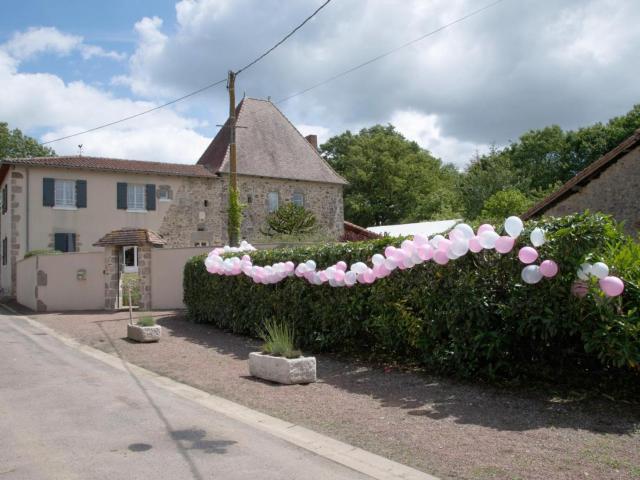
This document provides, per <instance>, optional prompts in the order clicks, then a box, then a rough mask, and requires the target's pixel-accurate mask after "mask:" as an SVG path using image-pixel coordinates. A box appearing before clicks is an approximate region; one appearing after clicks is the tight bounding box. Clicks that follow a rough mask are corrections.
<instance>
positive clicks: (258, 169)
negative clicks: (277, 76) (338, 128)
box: [198, 98, 347, 185]
mask: <svg viewBox="0 0 640 480" xmlns="http://www.w3.org/2000/svg"><path fill="white" fill-rule="evenodd" d="M236 119H237V120H236V124H237V125H238V127H244V128H237V129H236V149H237V152H238V167H237V168H238V174H239V175H252V176H258V177H270V178H284V179H293V180H306V181H312V182H324V183H338V184H342V185H344V184H346V183H347V182H346V181H345V179H344V178H342V177H341V176H340V175H338V174H337V173H336V172H335V171H334V170H333V169H332V168H331V167H330V166H329V164H328V163H327V162H326V161H325V160H324V159H323V158H322V157H321V156H320V154H319V153H318V151H317V150H316V149H315V148H313V147H312V146H311V144H310V143H309V142H308V141H307V139H306V138H304V137H303V136H302V134H301V133H300V132H299V131H298V130H297V129H296V127H294V126H293V124H292V123H291V122H290V121H289V120H288V119H287V117H285V116H284V115H283V114H282V112H281V111H280V110H278V109H277V108H276V106H275V105H274V104H273V103H271V102H269V101H266V100H257V99H254V98H245V99H243V100H242V101H241V102H240V103H239V104H238V107H237V108H236ZM198 164H199V165H206V166H207V167H209V169H210V170H211V171H213V172H224V173H228V172H229V120H227V121H226V123H225V124H224V126H223V127H222V128H221V129H220V131H219V132H218V134H217V135H216V136H215V138H214V139H213V141H212V142H211V144H209V147H208V148H207V149H206V150H205V152H204V153H203V154H202V156H201V157H200V160H198Z"/></svg>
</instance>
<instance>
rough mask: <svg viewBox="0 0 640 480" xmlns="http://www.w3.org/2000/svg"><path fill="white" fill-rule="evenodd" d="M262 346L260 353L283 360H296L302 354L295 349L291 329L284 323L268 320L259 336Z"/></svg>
mask: <svg viewBox="0 0 640 480" xmlns="http://www.w3.org/2000/svg"><path fill="white" fill-rule="evenodd" d="M260 337H261V338H262V340H264V344H263V345H262V352H263V353H268V354H269V355H274V356H277V357H285V358H298V357H301V356H302V352H300V350H297V349H296V348H295V343H294V338H295V335H294V331H293V327H292V326H290V325H287V324H285V323H278V322H276V321H275V320H269V321H267V322H266V323H265V325H264V328H263V329H262V332H261V334H260Z"/></svg>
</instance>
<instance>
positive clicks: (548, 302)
mask: <svg viewBox="0 0 640 480" xmlns="http://www.w3.org/2000/svg"><path fill="white" fill-rule="evenodd" d="M536 226H541V227H543V228H544V229H545V230H546V231H547V239H548V241H547V243H545V245H543V246H542V247H540V248H539V249H538V250H539V251H540V254H541V258H551V259H554V260H556V261H557V262H558V264H559V266H560V273H559V274H558V276H557V277H555V278H554V279H551V280H546V279H545V280H543V281H541V282H540V283H539V284H536V285H527V284H524V283H523V282H522V281H521V279H520V272H521V269H522V267H523V265H522V264H521V263H520V262H519V261H518V259H517V250H518V248H519V247H520V246H522V245H523V244H524V243H528V236H529V233H530V231H531V230H532V229H533V228H534V227H536ZM401 240H402V239H386V238H383V239H378V240H371V241H366V242H354V243H346V244H331V245H324V246H320V247H310V248H297V249H279V250H268V251H267V250H263V251H257V252H253V253H252V259H253V261H254V263H255V264H257V265H264V264H272V263H274V262H278V261H286V260H293V261H294V262H296V263H298V262H303V261H306V260H308V259H314V260H315V261H316V262H317V264H318V268H325V267H327V266H329V265H332V264H334V263H335V262H337V261H338V260H344V261H346V262H348V263H353V262H356V261H370V259H371V256H372V255H373V254H374V253H378V252H381V251H383V250H384V247H385V246H386V245H389V244H393V245H396V246H398V245H399V243H400V242H401ZM203 260H204V257H203V256H200V257H194V258H192V259H191V260H190V261H189V262H188V263H187V265H186V266H185V275H184V301H185V304H186V306H187V308H188V313H189V316H190V318H191V319H193V320H194V321H196V322H210V323H213V324H214V325H216V326H218V327H220V328H223V329H228V330H231V331H232V332H235V333H241V334H248V335H252V336H259V334H260V328H261V324H262V319H264V318H276V319H277V320H278V321H279V322H282V323H284V324H286V325H290V326H291V327H292V328H294V329H295V332H296V334H297V338H298V341H299V342H300V346H301V347H302V348H305V349H309V350H312V351H333V352H341V353H348V354H353V355H359V356H362V355H366V356H370V357H374V358H381V359H390V360H394V361H399V362H404V363H412V364H416V363H417V364H421V365H423V366H426V367H428V368H429V369H430V370H432V371H439V372H443V373H449V374H455V375H458V376H462V377H477V376H481V377H484V378H494V379H495V378H506V379H513V378H522V377H523V376H526V378H528V379H532V378H536V377H543V378H545V379H549V378H558V377H559V376H561V375H563V374H565V375H567V376H571V375H574V374H575V373H576V372H578V373H580V372H582V373H585V372H586V373H589V372H593V371H595V370H597V371H601V372H612V371H617V370H616V369H618V370H619V369H622V370H625V372H626V373H629V372H631V371H632V370H633V369H637V366H638V364H639V363H640V331H639V329H640V319H639V318H638V306H639V305H640V298H639V297H638V288H637V279H638V277H639V276H640V274H639V273H638V271H637V269H638V262H640V252H639V248H638V247H637V245H636V244H634V243H632V242H631V241H629V240H626V239H625V237H624V235H623V234H622V233H621V231H620V229H619V228H618V227H617V226H616V224H615V223H614V222H613V221H612V220H611V218H610V217H607V216H604V215H588V214H580V215H574V216H568V217H563V218H558V219H547V220H545V221H538V222H528V223H527V225H526V229H525V231H524V232H523V234H522V236H521V238H520V240H519V241H518V242H517V245H516V248H514V250H513V251H512V252H511V253H509V254H506V255H499V254H497V253H495V252H493V251H485V252H482V253H480V254H472V253H469V254H468V255H466V256H465V257H463V258H460V259H458V260H455V261H452V262H450V263H449V264H447V265H446V266H439V265H437V264H435V263H434V262H426V263H424V264H422V265H419V266H416V267H414V268H412V269H408V270H405V271H395V272H394V273H393V274H392V275H390V276H389V277H387V278H384V279H381V280H377V281H376V282H375V283H374V284H373V285H360V284H356V285H355V286H354V287H352V288H332V287H330V286H329V285H322V286H315V285H309V284H308V283H307V282H306V281H304V280H301V279H299V278H295V277H294V278H288V279H286V280H284V281H283V282H281V283H279V284H276V285H261V284H254V283H253V282H252V281H251V280H250V279H249V278H247V277H245V276H244V275H240V276H237V277H221V276H217V275H211V274H209V273H207V272H206V270H205V268H204V265H203ZM585 260H587V261H597V260H603V261H605V262H607V263H608V264H609V265H610V266H611V267H612V271H613V272H614V274H617V275H619V276H621V277H622V278H624V279H625V280H626V281H627V290H626V292H625V294H624V295H622V296H621V297H617V298H613V299H608V298H605V297H603V296H602V295H601V294H600V292H599V290H598V289H597V288H595V286H593V288H591V290H590V293H589V295H587V296H586V297H585V298H582V299H579V298H577V297H575V296H573V295H572V294H571V286H572V284H573V283H574V281H575V279H576V270H577V268H578V266H579V265H580V264H581V263H583V262H584V261H585ZM630 282H631V283H630ZM633 282H636V283H633ZM626 373H625V374H626Z"/></svg>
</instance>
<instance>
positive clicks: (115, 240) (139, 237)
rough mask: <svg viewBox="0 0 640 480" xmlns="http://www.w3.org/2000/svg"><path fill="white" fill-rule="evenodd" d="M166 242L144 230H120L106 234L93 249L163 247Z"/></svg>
mask: <svg viewBox="0 0 640 480" xmlns="http://www.w3.org/2000/svg"><path fill="white" fill-rule="evenodd" d="M166 243H167V242H166V240H165V239H164V238H162V236H160V235H159V234H157V233H156V232H154V231H153V230H148V229H146V228H121V229H120V230H113V231H111V232H109V233H107V234H106V235H105V236H104V237H102V238H101V239H100V240H98V241H97V242H96V243H94V244H93V246H94V247H106V246H109V245H115V246H129V245H137V246H142V245H147V244H151V245H165V244H166Z"/></svg>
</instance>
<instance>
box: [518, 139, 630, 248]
mask: <svg viewBox="0 0 640 480" xmlns="http://www.w3.org/2000/svg"><path fill="white" fill-rule="evenodd" d="M638 191H640V129H638V130H636V131H635V132H634V134H633V135H631V136H630V137H629V138H627V139H625V140H624V141H623V142H622V143H620V144H619V145H618V146H616V147H615V148H614V149H613V150H611V151H610V152H607V153H606V154H605V155H603V156H602V157H600V158H599V159H598V160H596V161H595V162H593V163H592V164H591V165H589V166H588V167H587V168H585V169H584V170H582V171H581V172H579V173H578V174H577V175H575V176H574V177H573V178H572V179H571V180H569V181H568V182H567V183H565V184H564V185H562V186H561V187H560V188H559V189H558V190H556V191H555V192H553V193H552V194H551V195H549V196H548V197H546V198H545V199H544V200H542V201H541V202H539V203H538V204H536V205H534V206H533V207H532V208H531V209H530V210H529V211H527V212H526V213H525V214H524V215H523V218H525V219H529V218H533V217H537V216H541V215H547V216H555V217H559V216H563V215H568V214H571V213H579V212H583V211H585V210H589V211H591V212H602V213H607V214H610V215H612V216H613V217H614V218H615V219H616V220H618V221H620V222H624V229H625V231H626V232H627V233H628V234H630V235H634V236H638V232H639V231H640V195H638Z"/></svg>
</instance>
